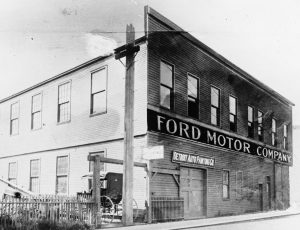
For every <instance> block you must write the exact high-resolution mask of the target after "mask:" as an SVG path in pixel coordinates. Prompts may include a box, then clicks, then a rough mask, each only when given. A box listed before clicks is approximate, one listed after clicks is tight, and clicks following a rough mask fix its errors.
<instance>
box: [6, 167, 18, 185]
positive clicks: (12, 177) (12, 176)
mask: <svg viewBox="0 0 300 230" xmlns="http://www.w3.org/2000/svg"><path fill="white" fill-rule="evenodd" d="M8 181H10V182H12V183H14V184H17V162H10V163H9V164H8Z"/></svg>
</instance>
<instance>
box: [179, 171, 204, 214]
mask: <svg viewBox="0 0 300 230" xmlns="http://www.w3.org/2000/svg"><path fill="white" fill-rule="evenodd" d="M204 181H205V171H204V170H201V169H193V168H183V167H182V168H181V169H180V188H181V196H182V197H183V198H184V218H185V219H194V218H199V217H202V216H204V215H205V199H204V196H205V186H204Z"/></svg>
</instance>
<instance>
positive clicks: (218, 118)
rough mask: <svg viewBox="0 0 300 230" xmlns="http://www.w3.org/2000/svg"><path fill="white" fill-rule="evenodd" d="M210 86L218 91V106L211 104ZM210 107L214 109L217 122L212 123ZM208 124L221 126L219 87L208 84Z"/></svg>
mask: <svg viewBox="0 0 300 230" xmlns="http://www.w3.org/2000/svg"><path fill="white" fill-rule="evenodd" d="M212 88H214V89H216V90H217V92H218V107H216V106H215V105H213V104H212ZM212 109H215V110H216V121H217V122H216V123H217V124H213V123H212ZM210 124H211V125H214V126H217V127H220V126H221V89H220V88H218V87H216V86H214V85H210Z"/></svg>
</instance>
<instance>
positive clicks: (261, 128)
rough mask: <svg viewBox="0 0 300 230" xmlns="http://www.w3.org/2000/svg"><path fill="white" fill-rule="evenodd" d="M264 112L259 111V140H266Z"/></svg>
mask: <svg viewBox="0 0 300 230" xmlns="http://www.w3.org/2000/svg"><path fill="white" fill-rule="evenodd" d="M263 131H264V130H263V113H262V112H261V111H257V134H258V140H259V141H263V140H264V132H263Z"/></svg>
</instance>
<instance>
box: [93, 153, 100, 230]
mask: <svg viewBox="0 0 300 230" xmlns="http://www.w3.org/2000/svg"><path fill="white" fill-rule="evenodd" d="M100 193H101V185H100V155H95V156H94V171H93V197H94V200H95V212H94V215H95V227H96V228H100V227H101V198H100V195H101V194H100Z"/></svg>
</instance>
